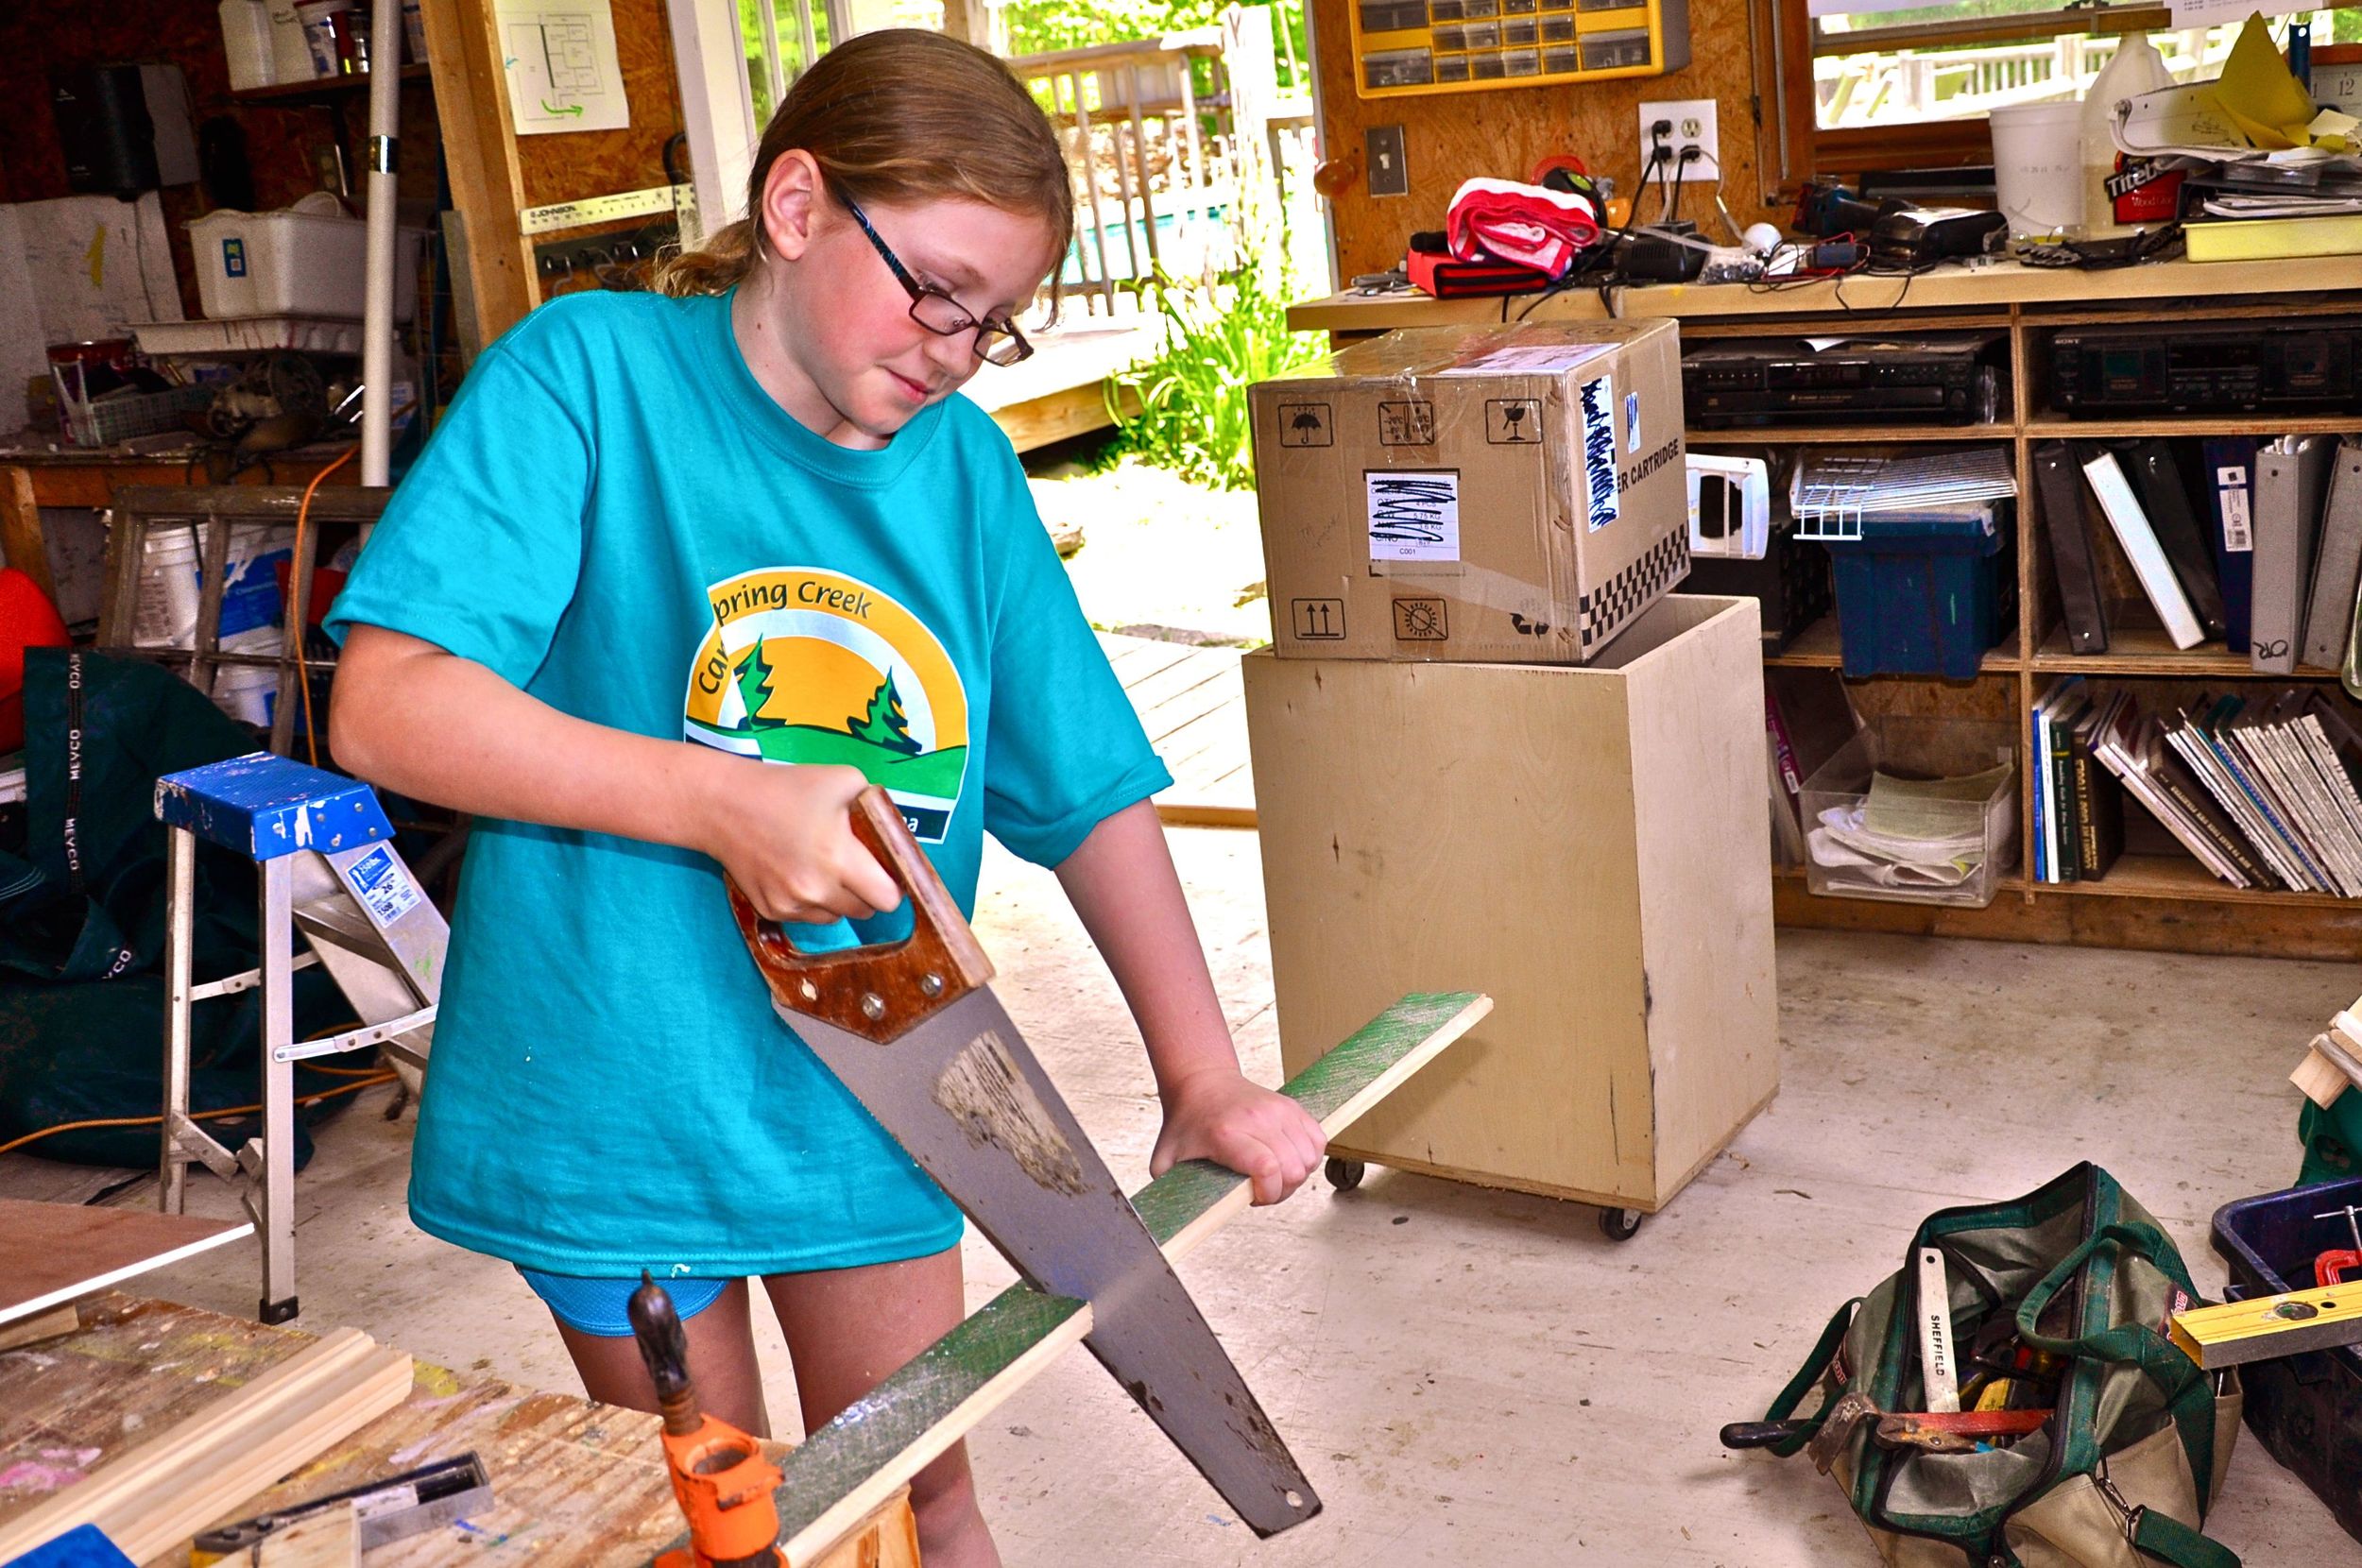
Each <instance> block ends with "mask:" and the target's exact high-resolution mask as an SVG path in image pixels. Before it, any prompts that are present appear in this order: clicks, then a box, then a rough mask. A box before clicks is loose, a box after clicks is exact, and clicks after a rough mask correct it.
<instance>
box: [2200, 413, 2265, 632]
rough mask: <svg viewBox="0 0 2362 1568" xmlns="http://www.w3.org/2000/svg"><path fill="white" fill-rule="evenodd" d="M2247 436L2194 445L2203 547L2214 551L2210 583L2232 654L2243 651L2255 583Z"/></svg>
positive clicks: (2253, 442)
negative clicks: (2201, 490)
mask: <svg viewBox="0 0 2362 1568" xmlns="http://www.w3.org/2000/svg"><path fill="white" fill-rule="evenodd" d="M2262 444H2263V443H2262V442H2260V441H2258V440H2257V439H2256V438H2255V437H2254V436H2252V435H2209V436H2207V437H2206V438H2205V439H2204V440H2202V441H2200V442H2199V466H2200V468H2201V469H2203V471H2204V474H2205V478H2206V485H2205V486H2204V487H2205V490H2206V493H2207V503H2208V509H2209V515H2210V519H2211V521H2212V523H2213V527H2212V529H2211V530H2210V532H2209V537H2208V540H2207V542H2208V543H2209V544H2210V545H2211V546H2212V547H2213V549H2214V555H2215V579H2216V581H2217V584H2219V585H2220V587H2221V588H2222V618H2223V624H2224V627H2225V632H2224V636H2223V640H2224V641H2225V642H2226V643H2228V644H2229V645H2230V648H2231V651H2232V652H2233V653H2234V654H2244V653H2246V652H2247V651H2248V625H2249V605H2250V603H2251V597H2252V594H2253V591H2254V583H2255V571H2254V566H2255V526H2254V515H2255V514H2254V506H2253V487H2254V476H2255V452H2256V449H2257V448H2258V447H2260V446H2261V445H2262Z"/></svg>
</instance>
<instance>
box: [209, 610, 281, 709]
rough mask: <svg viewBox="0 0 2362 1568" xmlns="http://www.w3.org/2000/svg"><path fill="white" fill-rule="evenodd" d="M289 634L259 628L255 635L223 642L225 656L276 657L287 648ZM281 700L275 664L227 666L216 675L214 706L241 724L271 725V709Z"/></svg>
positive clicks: (241, 634) (246, 632)
mask: <svg viewBox="0 0 2362 1568" xmlns="http://www.w3.org/2000/svg"><path fill="white" fill-rule="evenodd" d="M284 644H285V634H284V633H282V631H280V629H279V628H278V627H276V626H257V627H255V628H254V629H253V630H251V631H245V632H240V633H238V634H237V635H236V636H235V637H225V638H223V639H221V651H222V652H223V653H225V654H275V653H277V652H279V650H280V649H281V648H282V646H284ZM278 696H279V667H278V666H277V665H274V664H225V665H223V666H222V667H221V668H220V669H218V670H215V671H214V706H215V707H218V708H220V709H221V710H222V711H223V712H224V713H227V714H229V715H230V716H231V718H232V719H236V720H239V721H241V722H243V723H245V724H253V725H256V726H257V727H260V726H261V725H264V724H269V723H270V715H271V708H272V707H274V706H276V703H277V699H278Z"/></svg>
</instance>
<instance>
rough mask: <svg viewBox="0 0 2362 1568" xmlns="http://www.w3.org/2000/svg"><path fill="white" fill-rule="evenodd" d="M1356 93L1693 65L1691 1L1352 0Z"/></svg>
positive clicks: (1398, 93) (1537, 82)
mask: <svg viewBox="0 0 2362 1568" xmlns="http://www.w3.org/2000/svg"><path fill="white" fill-rule="evenodd" d="M1347 4H1348V9H1347V12H1346V14H1347V15H1348V16H1349V17H1350V18H1351V19H1352V30H1353V58H1354V73H1353V85H1354V91H1355V93H1356V94H1358V95H1360V96H1361V97H1364V98H1395V97H1402V96H1405V95H1407V94H1413V93H1475V92H1481V91H1483V90H1484V89H1486V88H1492V87H1548V86H1556V85H1558V84H1560V83H1565V82H1579V81H1605V80H1609V79H1611V78H1614V77H1661V76H1663V75H1665V73H1667V72H1668V71H1678V70H1680V69H1681V68H1682V67H1683V66H1685V65H1687V64H1688V63H1689V0H1347Z"/></svg>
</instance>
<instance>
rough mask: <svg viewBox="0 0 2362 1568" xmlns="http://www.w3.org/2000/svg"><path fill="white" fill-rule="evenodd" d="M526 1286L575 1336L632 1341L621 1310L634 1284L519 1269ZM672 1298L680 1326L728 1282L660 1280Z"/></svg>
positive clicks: (636, 1284)
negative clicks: (530, 1288) (531, 1289)
mask: <svg viewBox="0 0 2362 1568" xmlns="http://www.w3.org/2000/svg"><path fill="white" fill-rule="evenodd" d="M517 1272H518V1273H520V1274H522V1275H523V1276H524V1281H525V1284H527V1285H528V1286H531V1287H533V1293H534V1294H535V1295H537V1296H539V1297H540V1298H541V1300H542V1302H543V1304H546V1305H547V1306H548V1307H549V1309H550V1311H551V1312H552V1314H554V1315H555V1316H556V1319H557V1321H559V1322H561V1323H564V1324H565V1325H566V1326H567V1327H568V1328H571V1329H573V1331H574V1332H575V1333H577V1334H588V1335H590V1336H591V1337H592V1338H599V1339H628V1338H631V1317H630V1315H629V1314H628V1313H627V1312H625V1304H627V1303H629V1302H630V1300H631V1293H632V1292H633V1291H635V1290H637V1289H639V1288H640V1282H639V1281H638V1280H616V1279H585V1278H584V1277H583V1276H582V1275H580V1274H545V1273H543V1272H541V1270H539V1269H524V1268H520V1269H519V1270H517ZM658 1283H659V1284H660V1285H662V1286H663V1287H664V1293H665V1294H666V1295H668V1296H670V1297H672V1298H673V1311H674V1312H675V1313H676V1315H677V1316H678V1317H679V1318H680V1321H682V1322H687V1321H689V1320H690V1319H692V1318H693V1317H695V1316H696V1315H697V1314H698V1313H700V1312H703V1311H704V1310H705V1309H706V1308H707V1307H709V1306H711V1305H712V1304H714V1303H715V1302H717V1301H719V1300H721V1299H722V1292H723V1291H725V1290H727V1289H728V1288H729V1286H730V1282H729V1281H728V1280H717V1279H670V1280H661V1281H659V1282H658Z"/></svg>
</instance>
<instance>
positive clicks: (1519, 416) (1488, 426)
mask: <svg viewBox="0 0 2362 1568" xmlns="http://www.w3.org/2000/svg"><path fill="white" fill-rule="evenodd" d="M1484 438H1485V440H1487V441H1489V442H1491V443H1492V444H1493V445H1494V446H1497V447H1531V446H1538V445H1540V444H1541V440H1542V400H1541V399H1539V398H1487V399H1486V400H1485V401H1484Z"/></svg>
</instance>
